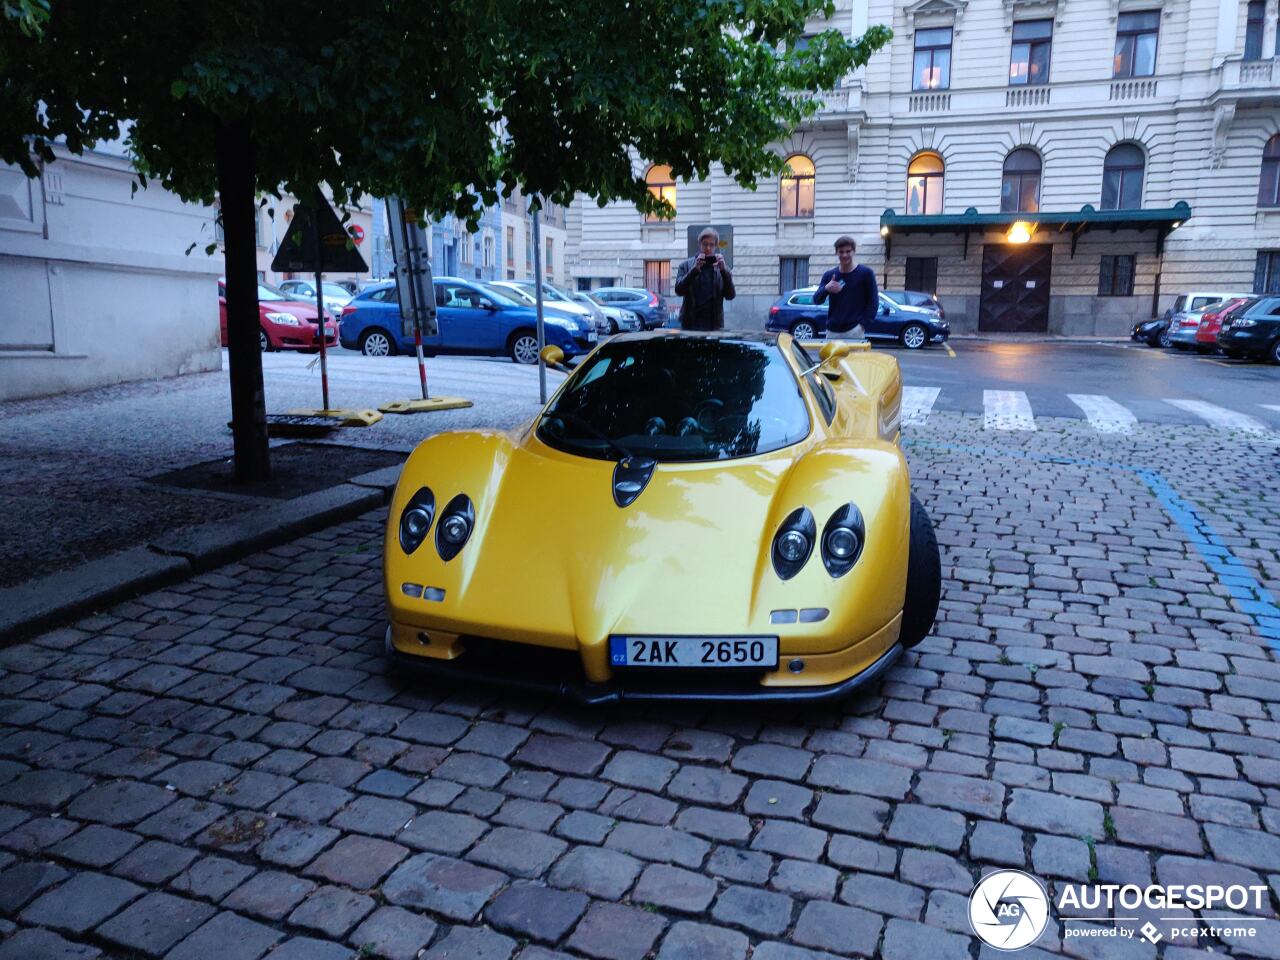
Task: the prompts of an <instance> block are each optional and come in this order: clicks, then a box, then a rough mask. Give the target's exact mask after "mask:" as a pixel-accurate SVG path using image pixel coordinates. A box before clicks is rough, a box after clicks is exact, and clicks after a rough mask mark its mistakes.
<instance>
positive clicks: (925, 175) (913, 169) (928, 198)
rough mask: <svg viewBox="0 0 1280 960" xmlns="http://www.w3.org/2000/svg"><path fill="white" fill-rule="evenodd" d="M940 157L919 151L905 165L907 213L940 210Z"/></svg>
mask: <svg viewBox="0 0 1280 960" xmlns="http://www.w3.org/2000/svg"><path fill="white" fill-rule="evenodd" d="M942 171H943V166H942V158H941V157H940V156H938V155H937V154H936V153H921V154H917V155H916V156H915V157H913V158H912V160H911V163H909V164H908V165H907V213H909V214H918V213H941V212H942V180H943V177H942Z"/></svg>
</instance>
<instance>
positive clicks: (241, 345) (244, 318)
mask: <svg viewBox="0 0 1280 960" xmlns="http://www.w3.org/2000/svg"><path fill="white" fill-rule="evenodd" d="M216 152H217V158H216V162H217V168H218V197H219V204H220V207H221V211H222V233H223V240H224V244H225V247H226V278H227V355H228V358H229V362H230V367H231V434H232V438H233V440H234V444H235V473H236V480H237V481H238V482H240V483H251V482H253V481H255V480H266V479H268V478H269V477H270V476H271V460H270V454H269V452H268V446H267V409H266V402H265V398H264V396H263V389H262V351H261V348H260V347H259V344H258V333H259V330H260V329H261V324H260V323H259V321H258V263H257V242H256V241H255V239H254V229H253V218H254V216H255V214H256V212H257V211H256V210H255V209H254V190H255V186H256V182H255V181H256V176H255V170H254V159H253V136H252V134H251V132H250V130H249V124H248V122H247V121H244V120H239V121H235V122H232V123H224V122H222V121H219V122H218V130H217V147H216Z"/></svg>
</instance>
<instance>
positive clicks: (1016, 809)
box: [1006, 789, 1103, 839]
mask: <svg viewBox="0 0 1280 960" xmlns="http://www.w3.org/2000/svg"><path fill="white" fill-rule="evenodd" d="M1006 815H1007V818H1008V819H1009V821H1011V822H1012V823H1014V824H1017V825H1018V826H1021V827H1030V828H1032V829H1035V830H1044V831H1047V832H1048V833H1062V834H1067V835H1068V836H1073V837H1080V836H1089V837H1094V838H1095V839H1102V835H1103V831H1102V807H1101V805H1099V804H1097V803H1094V802H1092V801H1089V800H1076V799H1075V798H1073V797H1061V796H1057V795H1056V794H1052V793H1046V792H1044V791H1042V790H1024V789H1015V790H1014V791H1013V794H1012V797H1011V799H1010V801H1009V809H1008V811H1007V814H1006Z"/></svg>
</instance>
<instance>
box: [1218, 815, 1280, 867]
mask: <svg viewBox="0 0 1280 960" xmlns="http://www.w3.org/2000/svg"><path fill="white" fill-rule="evenodd" d="M1204 834H1205V837H1206V838H1207V839H1208V841H1209V849H1210V850H1211V851H1212V852H1213V855H1214V857H1216V858H1217V859H1219V860H1225V861H1226V862H1227V863H1236V864H1240V865H1241V866H1246V867H1256V868H1258V869H1260V870H1274V869H1275V865H1276V864H1277V863H1280V837H1277V836H1274V835H1273V834H1270V833H1263V832H1261V831H1259V830H1241V829H1239V828H1238V827H1228V826H1223V825H1222V824H1217V823H1209V824H1205V828H1204Z"/></svg>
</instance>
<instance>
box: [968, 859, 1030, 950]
mask: <svg viewBox="0 0 1280 960" xmlns="http://www.w3.org/2000/svg"><path fill="white" fill-rule="evenodd" d="M1048 921H1049V894H1047V893H1046V892H1045V889H1044V887H1042V886H1041V885H1040V881H1039V880H1037V879H1036V878H1035V877H1033V876H1031V875H1030V874H1027V873H1023V872H1022V871H1021V870H999V871H997V872H995V873H989V874H987V875H986V876H985V877H983V878H982V879H981V880H980V881H979V882H978V885H977V886H976V887H974V888H973V893H971V894H969V926H971V927H972V928H973V932H974V933H975V934H976V935H977V937H978V939H979V940H981V941H982V942H983V943H985V944H986V945H987V946H989V947H993V948H995V949H996V950H1021V949H1022V948H1023V947H1029V946H1031V944H1033V943H1035V942H1036V940H1038V939H1039V938H1040V934H1042V933H1044V928H1045V924H1046V923H1048Z"/></svg>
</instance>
